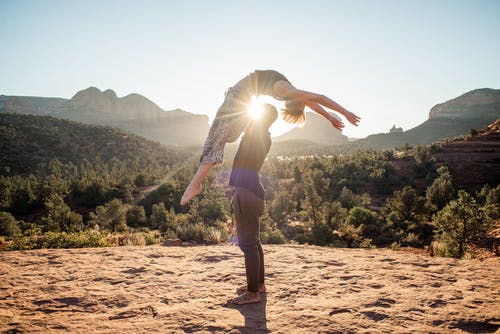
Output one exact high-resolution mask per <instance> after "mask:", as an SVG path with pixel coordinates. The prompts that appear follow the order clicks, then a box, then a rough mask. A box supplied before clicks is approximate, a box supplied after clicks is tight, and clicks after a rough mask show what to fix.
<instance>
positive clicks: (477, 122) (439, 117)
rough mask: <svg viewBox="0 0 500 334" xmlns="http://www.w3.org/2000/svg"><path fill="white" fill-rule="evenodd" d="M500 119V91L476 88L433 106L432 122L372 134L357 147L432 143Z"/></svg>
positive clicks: (391, 146)
mask: <svg viewBox="0 0 500 334" xmlns="http://www.w3.org/2000/svg"><path fill="white" fill-rule="evenodd" d="M498 118H500V89H488V88H484V89H476V90H473V91H470V92H468V93H465V94H463V95H461V96H459V97H457V98H454V99H452V100H449V101H446V102H444V103H440V104H437V105H436V106H434V107H432V109H431V111H430V113H429V119H428V120H426V121H425V122H423V123H422V124H419V125H417V126H416V127H414V128H412V129H409V130H407V131H403V132H400V133H380V134H375V135H370V136H368V137H366V138H364V139H361V140H358V141H356V142H355V143H353V146H358V147H362V148H374V149H393V148H395V147H400V146H404V145H406V144H409V145H418V144H430V143H433V142H435V141H439V140H443V139H446V138H453V137H456V136H459V135H463V134H465V133H467V132H468V131H469V129H481V128H483V127H485V126H487V125H488V124H490V123H492V122H494V121H495V120H496V119H498Z"/></svg>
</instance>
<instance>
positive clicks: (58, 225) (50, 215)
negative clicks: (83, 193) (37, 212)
mask: <svg viewBox="0 0 500 334" xmlns="http://www.w3.org/2000/svg"><path fill="white" fill-rule="evenodd" d="M44 205H45V209H46V210H47V216H46V217H44V218H43V219H42V221H43V222H44V224H45V230H48V231H53V232H60V231H64V232H74V231H81V230H82V229H83V219H82V216H81V215H80V214H78V213H76V212H73V211H71V209H70V207H69V206H68V205H67V204H66V203H65V202H64V200H63V198H62V197H61V196H60V195H59V194H56V193H52V194H50V195H49V197H48V198H47V199H46V200H45V203H44Z"/></svg>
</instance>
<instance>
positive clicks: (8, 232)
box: [0, 211, 21, 237]
mask: <svg viewBox="0 0 500 334" xmlns="http://www.w3.org/2000/svg"><path fill="white" fill-rule="evenodd" d="M19 234H21V229H20V228H19V223H18V222H17V221H16V218H14V216H13V215H11V214H10V213H8V212H5V211H0V235H5V236H7V237H12V236H15V235H19Z"/></svg>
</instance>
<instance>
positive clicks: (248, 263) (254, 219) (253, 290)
mask: <svg viewBox="0 0 500 334" xmlns="http://www.w3.org/2000/svg"><path fill="white" fill-rule="evenodd" d="M261 202H262V203H261ZM232 203H233V208H234V213H235V219H236V226H237V232H238V245H239V246H240V249H241V250H242V252H243V254H244V256H245V272H246V278H247V289H246V290H247V292H245V293H244V294H243V295H241V296H240V297H238V298H235V299H233V300H231V301H230V302H232V303H235V304H246V303H255V302H259V301H260V295H259V283H260V281H261V279H260V273H261V261H260V257H261V254H260V251H259V239H258V238H259V216H260V215H261V214H262V210H261V209H260V207H261V205H262V204H263V201H262V200H260V199H259V198H258V197H256V196H255V195H254V194H253V193H252V192H250V191H248V190H246V189H243V188H236V190H235V193H234V195H233V199H232ZM260 250H262V247H260Z"/></svg>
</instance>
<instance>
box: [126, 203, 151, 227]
mask: <svg viewBox="0 0 500 334" xmlns="http://www.w3.org/2000/svg"><path fill="white" fill-rule="evenodd" d="M126 220H127V226H131V227H141V226H144V224H145V222H146V212H145V211H144V207H142V206H137V205H133V206H131V207H130V208H129V209H128V210H127V214H126Z"/></svg>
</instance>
